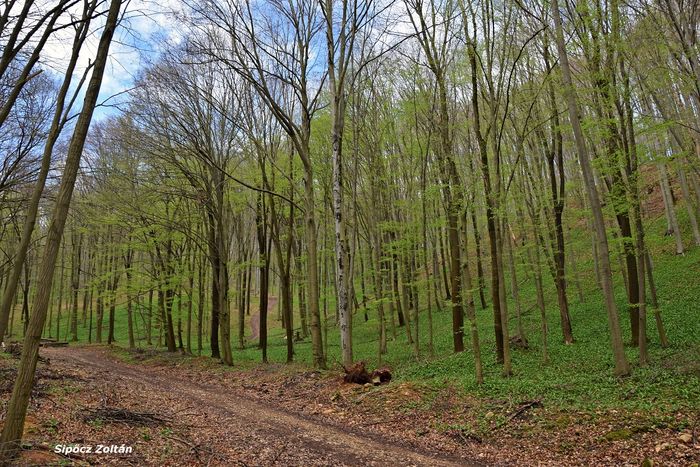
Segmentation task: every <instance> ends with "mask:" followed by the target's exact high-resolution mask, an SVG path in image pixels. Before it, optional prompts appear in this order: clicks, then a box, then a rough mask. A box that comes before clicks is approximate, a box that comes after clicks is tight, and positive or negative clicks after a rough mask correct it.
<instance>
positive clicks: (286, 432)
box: [42, 348, 478, 466]
mask: <svg viewBox="0 0 700 467" xmlns="http://www.w3.org/2000/svg"><path fill="white" fill-rule="evenodd" d="M42 355H44V356H47V357H49V358H50V359H51V366H52V367H56V368H62V367H63V368H66V369H76V368H79V369H80V370H81V371H82V372H84V373H85V374H88V375H90V376H91V377H93V378H94V381H96V382H99V383H100V384H101V385H102V386H103V387H108V388H112V390H113V392H114V395H115V396H114V397H115V398H118V399H119V400H120V401H122V404H123V403H124V401H125V400H127V401H128V400H129V399H138V402H139V403H140V404H142V406H146V407H149V408H150V410H151V411H153V412H156V411H159V410H162V411H163V412H165V413H171V414H172V413H177V414H178V415H177V419H178V420H185V423H187V426H188V429H187V430H188V439H189V440H194V441H183V443H184V444H193V445H194V443H195V442H196V446H197V449H196V450H195V452H194V453H192V449H190V457H189V458H187V459H185V458H182V459H180V461H178V460H177V459H176V460H174V461H173V460H167V461H165V459H164V461H165V463H166V464H169V465H178V464H180V463H181V464H182V465H192V464H202V465H204V464H211V465H334V466H335V465H358V466H359V465H362V466H365V465H381V466H394V465H401V466H408V465H421V466H422V465H425V466H448V465H478V463H475V462H469V461H467V460H465V459H460V458H451V457H449V456H445V455H442V454H440V453H431V452H418V451H416V450H415V448H411V447H409V446H404V445H402V444H398V443H397V442H396V441H393V440H389V439H384V438H383V437H382V436H380V435H378V434H376V433H367V432H362V431H360V430H357V429H354V428H353V429H351V428H347V427H343V426H338V425H336V424H333V423H331V422H330V421H327V420H323V419H318V418H316V417H314V418H311V417H307V416H300V415H298V414H294V413H290V412H288V411H285V410H282V409H279V408H276V407H272V406H269V405H267V404H265V403H264V402H260V401H255V400H252V399H251V398H248V397H246V396H245V395H241V394H233V393H231V392H232V391H231V389H230V388H223V387H217V386H213V385H212V384H211V383H207V384H202V383H201V382H198V381H194V380H192V379H191V378H187V377H186V375H182V374H179V373H178V372H170V373H168V372H163V371H156V370H154V369H153V368H149V367H148V366H140V365H136V364H127V363H124V362H122V361H118V360H115V359H114V358H113V357H111V356H110V355H109V354H108V353H107V352H105V351H103V350H100V349H91V348H50V349H49V348H47V349H42ZM91 379H92V378H91ZM66 441H68V442H71V441H73V442H74V440H66ZM111 441H112V442H115V443H118V442H120V440H118V439H115V440H111ZM193 449H194V448H193Z"/></svg>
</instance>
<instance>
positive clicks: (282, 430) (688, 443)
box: [0, 346, 700, 466]
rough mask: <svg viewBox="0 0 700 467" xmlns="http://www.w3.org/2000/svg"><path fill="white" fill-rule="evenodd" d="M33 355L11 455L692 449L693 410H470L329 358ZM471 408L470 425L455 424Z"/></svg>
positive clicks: (497, 454)
mask: <svg viewBox="0 0 700 467" xmlns="http://www.w3.org/2000/svg"><path fill="white" fill-rule="evenodd" d="M41 355H42V357H43V359H45V360H44V362H43V363H40V366H39V370H38V380H37V384H36V388H35V391H34V394H33V397H32V403H31V407H30V411H29V415H28V419H27V426H26V429H25V440H24V442H25V444H26V448H27V449H25V450H24V452H23V455H22V457H21V461H20V465H47V464H56V465H65V464H67V463H71V462H73V463H76V464H78V465H90V464H97V465H266V466H267V465H430V466H437V465H514V464H519V465H533V464H540V465H543V464H549V465H563V464H565V465H574V464H578V465H640V464H641V463H642V462H643V461H644V460H653V462H654V463H655V464H656V465H693V464H695V465H697V462H698V461H699V460H700V440H699V439H698V435H700V433H699V431H700V427H699V426H697V424H696V425H695V426H691V427H687V428H686V429H684V430H679V429H678V426H673V424H659V425H658V426H657V425H650V424H644V423H640V422H639V421H638V420H640V419H644V417H641V418H640V417H637V418H636V419H635V418H629V417H628V414H624V413H617V411H615V410H612V411H608V412H605V413H601V414H600V416H599V417H597V418H596V420H595V421H592V420H590V418H589V417H587V416H583V415H582V414H577V413H576V412H575V411H573V410H572V411H568V412H567V411H565V410H562V409H561V408H551V409H550V408H549V407H547V406H544V405H543V404H542V403H541V402H540V401H539V400H524V401H521V402H520V403H518V404H517V405H509V404H506V403H505V402H503V401H502V403H501V404H500V406H499V401H491V403H492V407H494V408H493V412H492V413H486V414H485V415H484V414H483V412H480V411H477V410H473V409H475V408H476V407H477V406H480V405H481V404H482V403H483V401H478V400H475V399H469V398H468V396H466V395H464V394H463V393H462V392H460V391H458V390H457V389H456V388H454V387H452V386H450V385H447V386H445V387H442V388H440V389H437V388H435V387H429V386H421V385H419V384H416V383H411V382H401V381H399V382H390V383H389V384H385V385H381V386H371V385H365V386H362V385H355V384H345V383H343V381H342V375H340V374H339V373H338V372H337V371H325V372H318V371H310V370H309V369H308V368H306V367H304V366H302V365H284V364H270V365H266V366H256V367H254V368H247V369H245V368H243V369H242V368H238V369H236V370H235V371H229V370H228V369H226V368H224V367H223V366H221V365H219V364H217V363H215V362H214V361H213V360H211V359H208V358H204V357H202V358H183V357H182V356H180V355H172V354H171V355H168V354H166V353H164V352H160V351H155V350H150V351H149V350H146V351H133V352H127V351H125V350H121V349H109V348H106V347H97V346H91V347H66V348H42V350H41ZM16 362H17V361H16V360H15V359H12V358H7V354H5V357H4V358H0V376H3V377H2V378H0V381H1V382H2V384H0V400H1V401H2V402H6V400H7V398H8V397H9V391H10V390H11V382H12V381H13V379H14V378H13V377H12V374H11V373H12V372H13V371H15V370H14V368H15V367H16ZM8 376H9V377H8ZM477 414H478V415H477ZM685 415H687V414H685ZM477 416H478V417H479V418H480V420H479V422H480V423H481V424H482V425H483V427H482V430H480V431H479V433H480V435H475V434H474V433H473V432H469V431H465V430H464V429H463V427H464V426H465V425H466V424H467V422H468V421H471V422H475V420H473V419H474V418H475V417H477ZM678 417H679V418H683V417H684V414H678ZM470 419H471V420H470ZM635 420H637V421H636V422H635ZM59 444H63V445H73V444H80V445H93V446H96V445H97V444H103V445H118V446H119V445H122V444H123V445H126V446H131V447H132V448H133V452H132V453H130V454H80V455H78V456H70V457H69V456H65V455H59V454H56V453H54V449H55V446H56V445H59ZM647 465H652V464H647Z"/></svg>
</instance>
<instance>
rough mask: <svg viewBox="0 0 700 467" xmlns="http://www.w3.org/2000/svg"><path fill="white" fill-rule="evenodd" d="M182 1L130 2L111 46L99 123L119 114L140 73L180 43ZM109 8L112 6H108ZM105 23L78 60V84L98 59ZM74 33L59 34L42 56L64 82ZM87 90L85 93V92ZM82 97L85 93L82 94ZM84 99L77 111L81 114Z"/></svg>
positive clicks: (97, 28)
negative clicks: (177, 17) (162, 51)
mask: <svg viewBox="0 0 700 467" xmlns="http://www.w3.org/2000/svg"><path fill="white" fill-rule="evenodd" d="M181 4H182V2H180V1H178V0H159V1H157V2H155V1H153V0H131V1H129V2H128V3H127V5H126V9H125V10H124V13H123V18H122V21H121V23H120V26H119V28H118V29H117V31H116V33H115V35H114V39H113V41H112V44H111V46H110V58H109V62H108V64H107V67H106V69H105V75H104V78H103V82H102V88H101V91H100V98H99V101H98V102H100V103H103V105H100V107H98V109H96V111H95V116H94V119H95V120H101V119H104V118H107V117H108V116H110V115H114V114H115V113H118V112H119V110H118V108H117V107H115V104H119V103H124V102H125V100H126V98H127V94H125V92H127V91H128V90H129V89H131V88H133V86H134V83H135V81H136V78H137V76H138V74H139V71H140V70H142V69H143V68H144V67H145V66H146V65H147V64H148V63H149V62H150V61H153V60H154V59H156V58H157V56H158V54H159V52H160V51H161V50H162V49H161V48H162V47H164V46H165V44H173V43H177V42H178V41H179V40H180V37H181V36H182V33H183V30H182V27H181V25H180V24H179V23H178V21H177V19H176V16H175V14H173V12H177V11H178V10H179V9H180V8H181ZM105 7H108V3H107V4H106V5H105ZM101 23H103V21H99V22H95V24H93V27H92V28H91V30H92V32H91V35H90V37H89V38H88V39H87V41H86V43H85V45H84V46H83V49H82V50H81V53H80V58H79V60H78V67H77V69H76V72H75V75H74V83H77V82H78V80H79V78H80V76H82V74H83V72H84V70H85V67H86V66H88V64H89V63H90V61H91V60H93V59H94V57H95V53H96V50H97V44H98V42H99V39H100V35H101V33H102V29H101V28H102V24H101ZM72 40H73V31H72V30H71V29H70V28H69V29H66V30H63V31H61V32H59V33H58V34H56V35H55V36H54V37H52V38H51V40H50V41H49V42H48V43H47V44H46V46H45V49H44V51H43V54H42V65H43V67H44V68H46V69H49V70H52V71H53V72H54V73H55V75H56V79H57V80H60V79H62V75H63V73H64V72H65V67H66V66H67V63H68V60H69V59H70V43H71V41H72ZM83 91H84V90H83ZM81 97H82V94H81ZM81 103H82V98H79V99H78V100H77V101H76V104H75V106H76V107H77V108H75V109H73V111H74V112H77V111H79V106H80V105H81Z"/></svg>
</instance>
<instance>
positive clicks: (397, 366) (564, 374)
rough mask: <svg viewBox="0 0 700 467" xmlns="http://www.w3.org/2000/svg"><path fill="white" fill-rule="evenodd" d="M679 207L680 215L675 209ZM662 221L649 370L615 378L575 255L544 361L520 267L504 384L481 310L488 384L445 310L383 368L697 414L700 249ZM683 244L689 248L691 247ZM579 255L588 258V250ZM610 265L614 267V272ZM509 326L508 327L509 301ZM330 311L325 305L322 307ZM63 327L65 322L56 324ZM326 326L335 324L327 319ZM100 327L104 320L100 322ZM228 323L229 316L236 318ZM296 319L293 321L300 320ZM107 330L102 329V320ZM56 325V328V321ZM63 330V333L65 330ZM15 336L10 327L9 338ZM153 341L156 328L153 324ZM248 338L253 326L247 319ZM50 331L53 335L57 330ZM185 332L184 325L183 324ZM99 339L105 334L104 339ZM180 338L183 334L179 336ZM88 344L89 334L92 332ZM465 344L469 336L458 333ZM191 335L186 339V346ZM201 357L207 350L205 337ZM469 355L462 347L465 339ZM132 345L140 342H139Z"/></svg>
mask: <svg viewBox="0 0 700 467" xmlns="http://www.w3.org/2000/svg"><path fill="white" fill-rule="evenodd" d="M679 211H680V210H679ZM662 221H663V219H660V220H659V221H657V222H655V223H654V224H652V225H650V226H649V227H650V229H649V233H648V241H649V244H650V249H651V251H652V255H653V258H654V261H655V277H656V282H657V286H658V290H659V300H660V305H661V310H662V315H663V319H664V323H665V326H666V329H667V332H668V336H669V340H670V347H668V348H666V349H662V348H661V347H660V346H659V343H658V336H657V333H656V328H655V323H654V320H653V317H652V316H651V314H650V316H649V319H648V335H649V340H650V344H649V350H650V357H651V364H650V365H649V366H648V367H647V368H639V367H638V366H637V365H636V361H637V351H636V349H633V348H629V347H628V348H627V356H628V358H629V360H630V361H631V362H632V363H633V375H632V376H631V377H629V378H625V379H619V378H615V377H613V376H612V357H611V351H610V345H609V342H608V328H607V321H606V316H605V311H604V307H603V304H602V297H601V295H600V293H599V292H598V290H597V288H596V286H595V284H594V282H593V273H592V268H593V265H592V262H591V261H590V260H589V261H588V262H581V261H579V260H578V259H577V269H578V270H579V274H580V276H581V278H582V287H583V289H584V298H585V300H584V301H582V302H581V301H580V300H579V299H578V297H577V295H578V294H577V293H576V290H575V288H574V286H573V284H570V294H569V296H570V302H571V316H572V321H573V331H574V337H575V340H576V342H575V344H574V345H569V346H567V345H563V344H562V342H561V333H560V330H559V318H558V309H557V305H556V299H555V296H554V286H553V284H552V281H551V277H549V275H548V274H547V273H546V271H544V272H545V287H546V291H547V293H548V295H547V297H546V298H547V318H548V326H549V354H550V361H549V363H547V364H544V363H543V360H542V352H541V350H542V349H541V343H542V339H541V331H540V329H541V324H540V318H539V312H538V311H537V310H536V309H535V308H534V301H535V298H534V296H535V295H534V284H533V281H532V280H525V274H524V271H521V277H520V279H521V281H522V282H523V283H522V285H521V287H522V290H521V296H522V300H523V310H524V311H525V314H524V325H525V332H526V336H527V339H528V340H529V349H514V351H513V354H512V358H513V368H514V372H515V374H514V376H513V377H511V378H508V379H504V378H503V377H501V376H500V366H499V365H498V364H497V363H496V360H495V350H494V346H495V344H494V332H493V324H492V314H491V311H490V310H489V309H486V310H479V311H478V325H479V333H480V339H481V343H482V354H483V358H484V365H485V367H484V371H485V383H484V385H483V386H481V387H477V386H476V384H475V380H474V376H473V374H474V368H473V367H474V365H473V359H472V355H471V352H470V351H466V352H464V353H462V354H458V355H455V354H453V353H452V352H451V349H452V340H451V334H450V333H451V325H452V324H451V314H450V313H449V312H448V311H447V308H446V307H445V308H443V310H442V311H441V312H438V311H433V321H434V336H435V342H434V343H435V352H434V353H435V356H433V357H431V356H429V355H428V350H427V345H426V344H427V327H426V326H427V318H426V313H425V312H422V313H421V316H420V319H421V322H420V341H421V352H422V354H421V356H420V357H419V358H417V359H416V358H415V357H414V356H413V353H412V349H411V348H410V347H409V346H408V345H407V343H406V341H407V340H406V332H405V329H404V328H397V329H396V338H395V339H393V338H392V336H391V328H390V327H388V333H389V342H388V353H387V354H386V355H385V356H384V357H383V362H382V363H381V364H384V365H388V366H390V367H391V368H392V369H393V371H394V374H395V376H396V377H397V378H398V379H400V380H405V381H413V382H419V383H420V384H422V385H426V386H443V385H445V384H446V383H450V384H454V385H456V386H458V387H461V388H463V389H464V390H466V391H468V392H469V393H472V394H474V395H478V396H482V397H485V398H489V399H493V400H508V401H519V400H527V399H540V398H541V399H543V400H544V401H546V403H547V404H550V405H554V406H560V407H568V408H571V409H576V410H584V411H591V412H594V411H595V410H600V409H605V408H610V409H612V408H617V409H620V410H630V411H653V412H654V413H657V414H661V416H668V417H671V416H672V414H673V413H675V412H678V411H687V410H697V407H698V405H699V404H700V338H699V337H698V336H700V320H698V305H697V297H699V296H700V280H698V278H700V248H691V249H690V250H689V251H688V252H687V253H686V255H684V256H676V255H674V254H672V250H671V242H670V241H669V239H668V238H664V237H663V236H662V232H663V228H664V226H663V225H662ZM572 241H573V242H574V247H575V251H579V252H581V254H580V255H577V256H581V257H583V256H584V255H583V252H584V251H586V249H587V248H590V238H589V237H586V236H584V235H582V234H580V235H576V234H575V233H574V235H572ZM686 244H690V241H688V242H687V243H686ZM585 256H587V257H589V256H590V255H589V254H586V255H585ZM617 264H618V263H617V261H613V267H614V268H615V269H617V267H618V266H617ZM616 278H617V279H618V283H617V297H618V304H619V309H620V312H621V323H622V325H623V331H624V336H625V341H626V342H628V341H629V338H630V336H629V324H628V323H629V321H628V319H627V317H626V313H625V300H624V295H625V293H624V286H623V284H622V282H621V275H620V274H619V271H618V273H617V274H616ZM510 305H511V306H510V310H511V322H510V325H511V329H514V327H515V322H514V316H513V314H514V313H513V310H514V307H513V304H512V303H511V304H510ZM328 310H329V314H331V313H333V308H332V303H331V306H329V308H328ZM270 315H271V320H270V327H271V329H270V337H269V359H270V361H271V362H273V363H274V362H284V361H285V358H286V344H285V341H284V339H283V336H284V330H283V329H282V328H281V327H280V326H279V323H278V322H277V321H276V319H274V318H275V317H276V315H277V313H276V312H275V311H273V312H271V313H270ZM369 315H370V319H369V321H367V322H365V321H364V317H363V316H362V313H358V314H357V315H356V316H355V320H354V328H353V339H354V354H355V358H356V359H357V360H366V361H367V362H368V364H369V366H372V367H374V366H376V365H379V364H380V362H379V361H378V358H377V347H378V343H377V338H376V336H377V320H376V318H375V315H374V313H373V312H372V310H370V313H369ZM63 320H64V321H63V323H64V324H66V323H67V322H66V317H65V316H64V318H63ZM135 320H136V323H137V334H139V335H142V334H143V325H142V322H141V321H140V318H139V316H138V314H135ZM331 320H332V318H331ZM105 321H106V320H105ZM234 321H235V320H234ZM297 322H298V321H297ZM105 324H106V323H105ZM54 326H55V324H54ZM232 327H233V330H232V335H233V336H235V335H236V332H237V324H236V323H235V322H234V323H233V324H232ZM64 329H65V328H64ZM18 331H19V329H18V326H16V329H15V335H17V332H18ZM115 331H116V339H117V345H120V346H125V345H126V344H127V342H128V340H127V330H126V311H125V309H124V307H123V306H122V307H119V308H118V310H117V319H116V329H115ZM153 332H154V339H155V340H156V341H157V333H158V331H157V330H156V329H155V328H154V331H153ZM246 332H247V333H250V327H249V326H248V324H247V323H246ZM53 334H55V331H54V333H53ZM183 334H184V322H183ZM103 336H104V339H105V340H106V330H105V332H104V333H103ZM79 338H80V341H81V342H87V329H86V328H84V327H83V326H80V328H79ZM183 338H184V336H183ZM328 338H329V339H328V343H327V346H328V362H329V365H330V366H332V367H336V368H337V367H338V366H339V362H340V352H339V343H338V333H337V331H336V330H335V329H334V328H333V326H332V324H331V326H330V329H329V330H328ZM93 339H94V330H93ZM465 339H468V337H465ZM195 340H196V338H195V337H194V335H193V347H194V346H195ZM207 340H208V339H205V348H204V351H203V355H207V354H208V352H209V349H208V344H207V342H206V341H207ZM465 344H466V347H467V349H469V348H470V344H469V341H468V340H466V342H465ZM138 345H139V346H142V347H143V346H145V341H144V340H143V339H140V340H139V341H138ZM295 351H296V355H295V358H296V361H297V362H301V363H306V364H310V362H311V344H310V341H309V340H308V339H307V340H306V341H304V342H299V343H296V346H295ZM259 360H260V350H259V349H257V347H256V345H255V343H254V342H253V343H250V344H249V345H248V347H247V348H246V349H244V350H234V361H235V364H236V365H239V366H240V365H244V366H250V365H252V364H255V363H257V362H258V361H259Z"/></svg>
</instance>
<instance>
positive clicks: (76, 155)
mask: <svg viewBox="0 0 700 467" xmlns="http://www.w3.org/2000/svg"><path fill="white" fill-rule="evenodd" d="M121 5H122V2H121V0H112V1H111V3H110V8H109V13H108V15H107V18H106V20H105V25H104V28H103V30H102V36H101V38H100V41H99V45H98V48H97V56H96V58H95V61H94V67H93V71H92V76H91V77H90V82H89V85H88V88H87V91H86V93H85V99H84V102H83V108H82V111H81V113H80V116H79V117H78V121H77V122H76V125H75V129H74V131H73V137H72V138H71V141H70V144H69V147H68V151H67V156H66V162H65V166H64V170H63V177H62V178H61V184H60V186H59V189H58V193H57V196H56V205H55V207H54V210H53V213H52V214H51V221H50V224H49V228H48V230H47V232H48V233H47V237H46V247H45V250H44V258H43V261H42V262H41V266H40V268H41V269H40V272H39V275H38V282H39V284H40V287H38V288H37V292H36V295H35V297H34V312H33V313H32V315H31V318H30V323H29V327H28V328H27V335H26V337H25V339H24V343H23V346H22V356H21V358H20V364H19V367H18V371H17V379H16V380H15V384H14V388H13V390H12V396H11V397H10V401H9V403H8V405H7V409H6V416H5V423H4V425H3V430H2V435H1V436H0V464H9V463H10V462H11V461H12V459H13V458H14V457H15V456H16V454H17V451H18V449H19V448H20V439H21V437H22V432H23V429H24V420H25V416H26V413H27V405H28V403H29V397H30V395H31V390H32V386H33V385H34V374H35V370H36V364H37V360H38V358H39V341H40V339H41V330H42V329H43V327H44V320H45V319H46V311H47V308H48V302H49V291H50V289H51V283H52V282H53V274H54V268H55V266H56V257H57V255H58V249H59V246H60V242H61V237H62V236H63V230H64V227H65V224H66V218H67V216H68V209H69V207H70V201H71V197H72V195H73V188H74V186H75V180H76V177H77V174H78V169H79V167H80V157H81V155H82V153H83V147H84V145H85V138H86V136H87V132H88V128H89V126H90V121H91V120H92V114H93V111H94V109H95V105H96V103H97V97H98V95H99V91H100V86H101V84H102V77H103V75H104V70H105V65H106V63H107V57H108V54H109V45H110V42H111V40H112V36H113V34H114V30H115V29H116V26H117V21H118V18H119V10H120V7H121Z"/></svg>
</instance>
